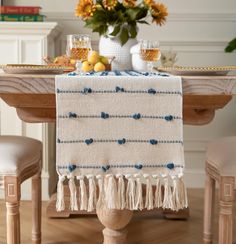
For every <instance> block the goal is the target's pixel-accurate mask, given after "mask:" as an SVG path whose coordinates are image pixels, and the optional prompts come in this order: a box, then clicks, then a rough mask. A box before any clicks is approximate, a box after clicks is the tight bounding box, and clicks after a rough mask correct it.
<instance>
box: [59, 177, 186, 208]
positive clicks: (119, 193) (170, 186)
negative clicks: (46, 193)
mask: <svg viewBox="0 0 236 244" xmlns="http://www.w3.org/2000/svg"><path fill="white" fill-rule="evenodd" d="M67 178H68V180H69V182H68V185H69V189H70V209H71V210H72V211H77V210H78V201H77V188H76V184H75V176H74V174H73V173H71V174H70V175H69V176H67ZM76 178H77V179H78V180H79V187H80V194H79V198H80V206H79V208H80V210H85V211H88V212H91V211H93V210H95V208H102V207H103V206H105V207H106V208H108V209H121V210H123V209H125V208H127V209H130V210H142V209H143V208H146V209H148V210H151V209H153V208H160V207H163V209H166V208H168V209H172V210H176V211H177V210H179V209H183V208H186V207H188V199H187V190H186V188H185V185H184V181H183V175H182V174H179V175H178V176H167V175H164V176H158V175H153V176H152V175H149V174H144V175H141V174H135V175H132V174H128V175H125V176H124V175H122V174H117V175H116V176H114V175H112V174H109V175H104V176H103V175H98V176H96V177H95V176H94V175H88V176H87V179H88V183H89V184H88V192H87V187H86V182H85V181H86V179H85V177H84V176H77V177H76ZM125 178H126V179H127V185H126V183H125ZM142 178H145V180H146V182H145V183H146V198H145V204H144V199H143V189H142ZM65 179H66V176H64V175H60V176H59V181H58V184H57V202H56V209H57V211H63V210H65V201H64V186H63V183H64V181H65ZM152 179H155V180H156V190H155V194H154V192H153V186H152ZM96 181H97V183H98V189H99V196H98V199H97V186H96ZM162 184H164V196H163V192H162Z"/></svg>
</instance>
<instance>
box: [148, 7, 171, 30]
mask: <svg viewBox="0 0 236 244" xmlns="http://www.w3.org/2000/svg"><path fill="white" fill-rule="evenodd" d="M150 10H151V15H152V18H153V20H152V22H155V23H156V24H157V25H160V26H162V25H163V24H164V23H165V22H166V17H167V16H168V11H167V7H166V6H165V5H164V4H162V3H154V4H152V5H151V8H150Z"/></svg>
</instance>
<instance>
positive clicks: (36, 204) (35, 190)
mask: <svg viewBox="0 0 236 244" xmlns="http://www.w3.org/2000/svg"><path fill="white" fill-rule="evenodd" d="M41 188H42V187H41V173H38V174H36V175H35V176H33V177H32V211H33V212H32V241H33V243H35V244H40V243H41V216H42V215H41V213H42V189H41Z"/></svg>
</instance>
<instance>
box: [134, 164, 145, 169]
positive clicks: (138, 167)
mask: <svg viewBox="0 0 236 244" xmlns="http://www.w3.org/2000/svg"><path fill="white" fill-rule="evenodd" d="M134 167H135V168H136V169H142V168H143V165H142V164H135V165H134Z"/></svg>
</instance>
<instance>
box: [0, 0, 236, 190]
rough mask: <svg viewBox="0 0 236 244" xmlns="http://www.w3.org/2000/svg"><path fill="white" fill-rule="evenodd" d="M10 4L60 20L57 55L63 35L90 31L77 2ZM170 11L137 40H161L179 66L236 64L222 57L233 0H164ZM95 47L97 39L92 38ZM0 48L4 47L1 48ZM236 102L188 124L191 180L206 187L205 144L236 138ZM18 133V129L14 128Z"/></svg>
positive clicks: (13, 0)
mask: <svg viewBox="0 0 236 244" xmlns="http://www.w3.org/2000/svg"><path fill="white" fill-rule="evenodd" d="M6 2H7V4H9V5H10V4H15V5H40V6H42V11H43V13H45V15H47V17H48V18H47V20H48V21H57V22H58V23H59V24H60V25H61V27H62V29H63V32H62V35H61V37H60V38H58V39H57V41H56V50H57V53H58V54H61V53H65V35H66V34H71V33H91V32H90V30H88V29H85V28H83V25H84V24H83V22H81V21H79V20H77V19H76V18H75V17H74V8H75V5H76V3H77V0H70V1H65V0H57V1H48V0H37V1H33V2H32V1H30V0H7V1H6ZM162 2H164V3H165V4H166V5H167V6H168V9H169V12H170V15H169V18H168V22H167V24H166V25H164V26H163V27H161V28H159V27H156V26H154V25H151V26H143V25H142V26H140V31H139V35H138V38H149V39H157V40H159V41H160V43H161V47H162V50H169V49H170V48H172V49H173V50H176V51H177V52H178V63H177V64H180V65H230V64H234V65H236V52H234V53H232V54H226V53H224V48H225V46H226V44H227V42H228V41H229V40H231V39H232V38H233V37H236V1H235V0H224V1H222V0H197V1H196V0H178V1H173V0H163V1H162ZM92 37H93V40H94V46H95V47H96V46H97V41H98V40H99V37H98V35H96V34H94V33H93V34H92ZM0 48H1V46H0ZM0 51H1V50H0ZM235 110H236V101H235V100H233V101H232V102H231V103H230V104H229V105H228V106H227V107H226V108H225V109H223V110H222V111H218V112H217V114H216V118H215V120H214V121H213V122H212V123H210V124H209V125H206V126H201V127H195V126H185V130H184V132H185V142H186V143H185V151H186V161H187V162H186V163H187V174H186V177H187V182H188V185H189V186H192V187H193V186H194V187H202V186H203V183H204V153H205V147H206V143H207V142H208V141H209V140H211V139H214V138H217V137H221V136H226V135H236V113H235ZM15 130H17V128H15Z"/></svg>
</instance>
